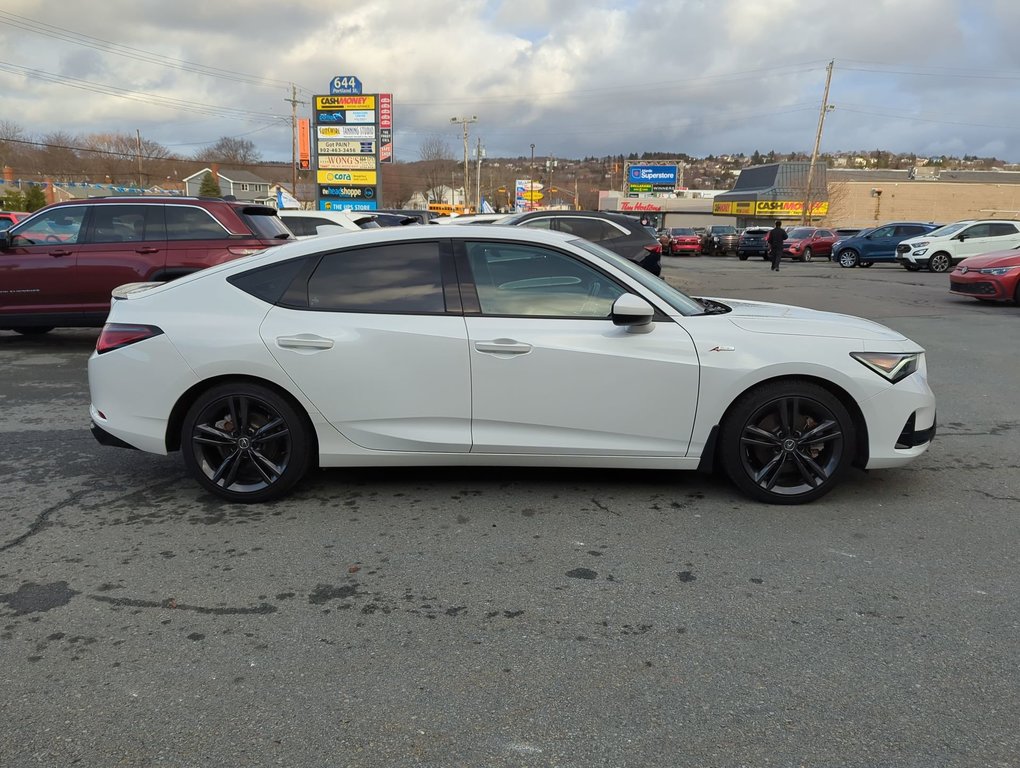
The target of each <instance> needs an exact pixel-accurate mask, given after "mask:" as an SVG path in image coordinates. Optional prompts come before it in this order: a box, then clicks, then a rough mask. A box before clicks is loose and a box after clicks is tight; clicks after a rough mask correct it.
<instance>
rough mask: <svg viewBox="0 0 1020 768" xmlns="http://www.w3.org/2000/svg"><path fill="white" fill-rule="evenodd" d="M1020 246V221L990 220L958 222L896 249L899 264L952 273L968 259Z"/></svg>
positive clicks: (912, 269) (913, 268)
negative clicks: (954, 267) (951, 270)
mask: <svg viewBox="0 0 1020 768" xmlns="http://www.w3.org/2000/svg"><path fill="white" fill-rule="evenodd" d="M1016 246H1020V221H1004V220H1002V219H989V220H984V221H971V220H968V221H957V222H954V223H953V224H947V225H946V226H944V227H940V228H939V229H936V230H933V231H931V232H929V233H928V234H926V235H918V236H917V237H911V238H909V239H907V240H904V241H903V242H901V243H900V244H899V245H897V246H896V261H897V262H899V263H900V264H902V265H903V267H904V268H905V269H908V270H910V271H911V272H916V271H917V270H919V269H921V267H927V268H928V269H930V270H931V271H932V272H948V271H949V270H950V269H951V268H952V267H953V266H954V265H955V264H957V263H958V262H960V261H963V260H964V259H966V258H967V257H968V256H977V255H978V254H981V253H990V252H991V251H1004V250H1007V249H1009V248H1015V247H1016Z"/></svg>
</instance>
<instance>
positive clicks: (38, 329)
mask: <svg viewBox="0 0 1020 768" xmlns="http://www.w3.org/2000/svg"><path fill="white" fill-rule="evenodd" d="M54 327H55V326H52V325H27V326H25V327H24V328H15V329H14V332H15V333H20V334H21V335H22V336H42V335H43V334H44V333H49V332H50V331H52V330H53V329H54Z"/></svg>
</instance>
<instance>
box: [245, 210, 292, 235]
mask: <svg viewBox="0 0 1020 768" xmlns="http://www.w3.org/2000/svg"><path fill="white" fill-rule="evenodd" d="M238 213H240V215H241V219H242V220H243V221H244V223H245V224H247V225H248V226H249V227H250V228H251V231H252V232H254V233H255V236H256V237H258V238H260V239H262V240H289V239H290V230H288V229H287V225H286V224H284V223H283V222H282V221H280V217H279V216H277V215H276V210H275V209H274V208H256V207H250V208H244V209H242V210H240V211H238Z"/></svg>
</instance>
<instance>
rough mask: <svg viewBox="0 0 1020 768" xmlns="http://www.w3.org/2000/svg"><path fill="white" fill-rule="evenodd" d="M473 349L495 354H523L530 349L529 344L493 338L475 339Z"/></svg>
mask: <svg viewBox="0 0 1020 768" xmlns="http://www.w3.org/2000/svg"><path fill="white" fill-rule="evenodd" d="M475 349H477V350H478V351H479V352H490V353H493V354H497V355H523V354H526V353H528V352H530V351H531V345H530V344H525V343H523V342H520V341H514V340H513V339H494V340H493V341H476V342H475Z"/></svg>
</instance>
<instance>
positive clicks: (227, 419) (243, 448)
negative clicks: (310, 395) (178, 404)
mask: <svg viewBox="0 0 1020 768" xmlns="http://www.w3.org/2000/svg"><path fill="white" fill-rule="evenodd" d="M310 446H311V435H310V432H309V427H308V426H307V422H306V420H305V419H304V418H302V416H301V415H300V414H299V413H298V411H297V409H296V408H295V407H294V406H293V405H292V404H291V403H290V402H289V401H288V400H287V399H286V398H284V397H282V396H281V395H279V394H278V393H276V392H274V391H273V390H271V389H269V388H268V387H265V386H262V385H259V384H252V383H248V382H231V383H226V384H221V385H219V386H216V387H214V388H212V389H210V390H209V391H208V392H205V393H204V394H203V395H201V396H200V397H199V398H198V400H196V401H195V403H194V404H192V406H191V408H190V409H189V410H188V413H187V415H186V416H185V417H184V423H183V425H182V427H181V450H182V453H183V454H184V464H185V466H186V467H187V468H188V470H189V471H190V472H191V474H192V475H193V476H194V477H195V479H196V480H198V482H199V483H200V484H201V485H202V486H203V487H205V488H206V489H207V490H209V491H212V492H213V493H215V494H216V495H218V496H221V497H223V498H225V499H227V500H229V501H238V502H242V503H250V502H259V501H270V500H273V499H277V498H280V497H281V496H283V495H284V494H286V493H287V492H288V491H290V489H291V488H293V487H294V484H295V483H297V482H298V481H299V480H300V479H301V478H302V477H303V476H304V474H305V473H306V472H307V471H308V467H309V465H310V453H311V451H310Z"/></svg>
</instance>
